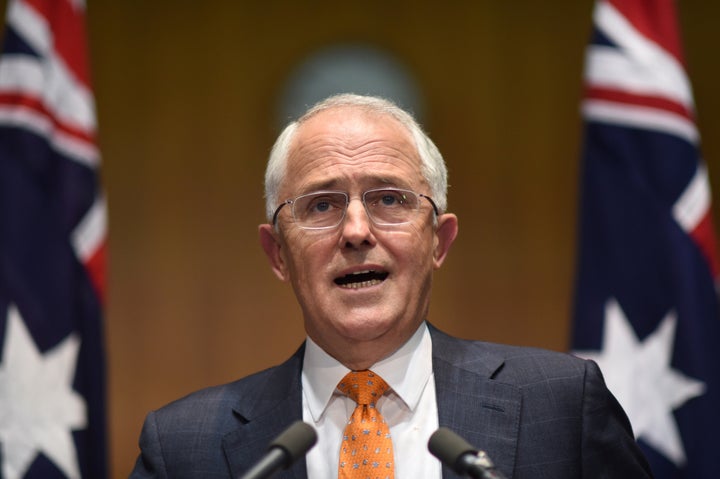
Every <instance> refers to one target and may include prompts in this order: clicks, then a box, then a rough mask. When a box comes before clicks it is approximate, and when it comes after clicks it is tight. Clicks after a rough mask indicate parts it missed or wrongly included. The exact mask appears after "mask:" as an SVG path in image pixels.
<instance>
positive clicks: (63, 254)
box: [0, 0, 107, 479]
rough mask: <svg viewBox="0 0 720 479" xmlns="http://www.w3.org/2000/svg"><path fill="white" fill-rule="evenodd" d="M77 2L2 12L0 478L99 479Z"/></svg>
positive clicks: (97, 348)
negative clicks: (4, 23) (4, 24)
mask: <svg viewBox="0 0 720 479" xmlns="http://www.w3.org/2000/svg"><path fill="white" fill-rule="evenodd" d="M95 134H96V122H95V105H94V100H93V95H92V90H91V88H90V81H89V72H88V61H87V51H86V37H85V6H84V2H83V1H82V0H10V1H9V2H8V7H7V13H6V27H5V35H4V42H3V51H2V55H1V56H0V476H1V477H3V478H5V479H19V478H56V477H58V478H60V477H67V478H80V477H87V478H103V477H106V476H107V464H106V431H105V378H104V373H105V365H104V351H103V331H102V296H103V292H104V289H105V279H104V264H105V259H104V257H105V239H106V211H105V201H104V197H103V194H102V191H101V189H100V186H99V182H98V168H99V164H100V155H99V152H98V149H97V147H96V144H95Z"/></svg>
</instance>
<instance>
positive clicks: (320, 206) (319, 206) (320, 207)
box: [312, 201, 330, 213]
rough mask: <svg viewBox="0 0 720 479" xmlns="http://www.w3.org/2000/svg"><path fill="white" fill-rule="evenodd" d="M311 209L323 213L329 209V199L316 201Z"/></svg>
mask: <svg viewBox="0 0 720 479" xmlns="http://www.w3.org/2000/svg"><path fill="white" fill-rule="evenodd" d="M312 209H313V211H316V212H318V213H324V212H325V211H328V210H329V209H330V202H329V201H318V202H316V203H315V205H314V206H313V208H312Z"/></svg>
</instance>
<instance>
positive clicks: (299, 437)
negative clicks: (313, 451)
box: [241, 421, 317, 479]
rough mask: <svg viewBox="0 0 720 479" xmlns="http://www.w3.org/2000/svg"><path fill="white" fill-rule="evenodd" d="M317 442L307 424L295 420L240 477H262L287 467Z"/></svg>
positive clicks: (313, 430)
mask: <svg viewBox="0 0 720 479" xmlns="http://www.w3.org/2000/svg"><path fill="white" fill-rule="evenodd" d="M316 442H317V433H316V432H315V429H313V427H312V426H310V425H309V424H306V423H304V422H302V421H296V422H294V423H293V424H292V425H290V427H288V428H287V429H285V430H284V431H283V432H282V433H281V434H280V435H279V436H278V437H276V438H275V440H273V441H272V442H271V443H270V445H269V446H268V451H267V452H266V453H265V455H264V456H263V457H262V458H261V459H260V461H258V462H257V463H256V464H255V465H254V466H253V467H252V468H251V469H250V470H249V471H247V472H246V473H245V475H244V476H242V478H241V479H263V478H266V477H269V476H270V474H272V473H274V472H277V471H278V470H280V469H287V468H289V467H290V466H291V465H292V464H293V463H294V462H295V461H297V460H298V459H300V458H301V457H303V456H304V455H305V454H307V452H308V451H309V450H310V448H311V447H313V446H314V445H315V443H316Z"/></svg>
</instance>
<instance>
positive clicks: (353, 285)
mask: <svg viewBox="0 0 720 479" xmlns="http://www.w3.org/2000/svg"><path fill="white" fill-rule="evenodd" d="M380 283H382V281H380V280H379V279H371V280H370V281H363V282H360V283H348V284H343V285H341V286H340V287H341V288H345V289H360V288H367V287H370V286H375V285H376V284H380Z"/></svg>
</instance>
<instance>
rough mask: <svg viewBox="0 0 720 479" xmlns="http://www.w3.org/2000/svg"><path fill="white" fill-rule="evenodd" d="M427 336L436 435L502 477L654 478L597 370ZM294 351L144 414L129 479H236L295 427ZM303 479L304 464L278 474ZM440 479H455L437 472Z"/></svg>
mask: <svg viewBox="0 0 720 479" xmlns="http://www.w3.org/2000/svg"><path fill="white" fill-rule="evenodd" d="M430 334H431V335H432V346H433V369H434V374H435V386H436V390H437V405H438V415H439V420H440V425H441V426H445V427H448V428H450V429H452V430H453V431H455V432H457V433H458V434H459V435H460V436H462V437H464V438H465V439H466V440H467V441H468V442H470V443H471V444H473V445H474V446H476V447H477V448H479V449H483V450H485V451H486V452H487V453H488V455H489V456H490V458H492V460H493V461H494V462H495V464H496V466H497V467H498V468H499V469H500V470H501V471H502V472H503V473H504V474H505V475H506V476H507V477H508V478H510V477H512V478H515V479H520V478H527V479H536V478H552V479H563V478H567V479H578V478H618V479H626V478H643V477H651V474H650V472H649V468H648V466H647V463H646V461H645V459H644V458H643V456H642V454H641V453H640V451H639V450H638V448H637V446H636V444H635V440H634V439H633V435H632V431H631V428H630V424H629V422H628V420H627V417H626V416H625V413H624V412H623V411H622V409H621V408H620V406H619V404H618V403H617V401H616V400H615V398H614V397H613V396H612V395H611V394H610V392H609V391H608V389H607V388H606V387H605V383H604V381H603V379H602V376H601V374H600V371H599V369H598V367H597V365H595V363H593V362H591V361H585V360H581V359H577V358H574V357H572V356H569V355H565V354H560V353H555V352H550V351H544V350H539V349H531V348H521V347H514V346H505V345H498V344H491V343H484V342H477V341H465V340H460V339H457V338H453V337H450V336H448V335H446V334H444V333H442V332H440V331H439V330H437V329H435V328H433V327H432V326H430ZM303 351H304V347H301V348H300V349H299V350H298V351H297V352H296V353H295V354H294V355H293V356H292V357H291V358H290V359H289V360H288V361H286V362H285V363H283V364H281V365H280V366H277V367H274V368H271V369H267V370H265V371H262V372H259V373H256V374H254V375H251V376H248V377H246V378H243V379H240V380H239V381H236V382H233V383H230V384H226V385H222V386H216V387H212V388H208V389H204V390H201V391H198V392H196V393H193V394H191V395H189V396H187V397H185V398H183V399H180V400H178V401H175V402H173V403H171V404H169V405H167V406H165V407H163V408H162V409H160V410H158V411H155V412H151V413H150V414H149V415H148V416H147V419H146V421H145V425H144V426H143V430H142V434H141V436H140V448H141V454H140V457H139V458H138V460H137V463H136V465H135V470H134V471H133V472H132V474H131V477H132V478H143V477H157V478H166V477H167V478H173V479H181V478H229V477H239V476H240V475H242V473H244V472H245V471H247V470H248V469H249V468H250V467H251V466H252V465H253V464H254V463H255V461H257V460H258V459H259V458H260V457H261V456H262V455H263V454H264V453H265V451H266V449H267V446H268V443H269V442H270V441H272V440H273V439H274V438H275V437H276V436H277V435H278V434H280V433H281V432H282V431H283V430H284V429H285V428H286V427H287V426H289V425H290V424H291V423H292V422H294V421H296V420H298V419H302V396H301V395H302V392H301V384H300V374H301V371H302V359H303ZM418 453H419V454H421V453H422V451H419V452H418ZM428 454H429V453H428ZM306 476H307V474H306V468H305V461H304V460H300V461H298V462H297V463H296V464H295V465H294V466H292V467H291V468H290V469H288V470H285V471H282V472H281V473H279V474H278V475H277V477H279V478H306ZM443 477H444V478H446V479H447V478H453V477H458V476H456V475H455V474H454V473H453V472H452V471H450V470H449V469H447V468H444V469H443ZM313 479H323V478H313ZM398 479H411V478H398ZM412 479H415V478H412Z"/></svg>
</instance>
